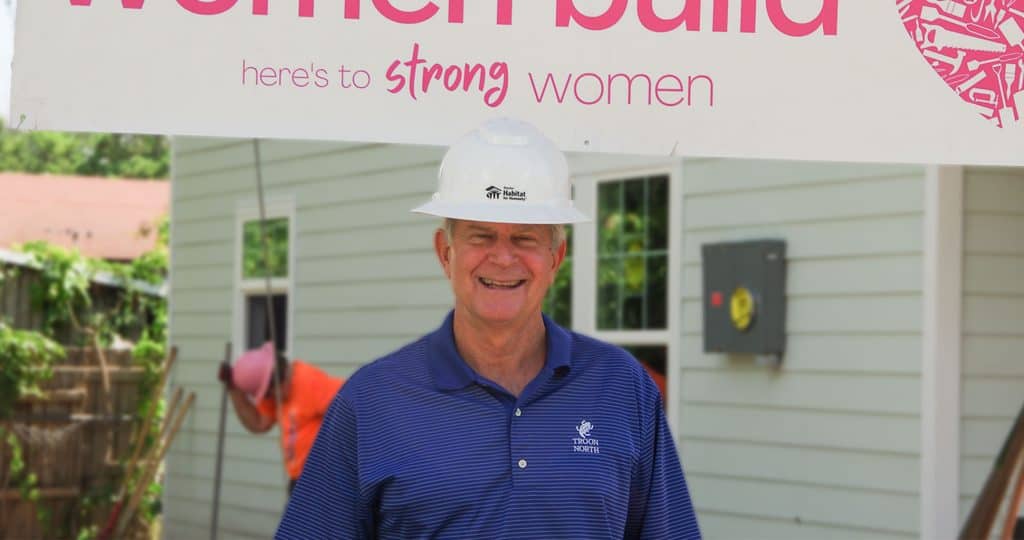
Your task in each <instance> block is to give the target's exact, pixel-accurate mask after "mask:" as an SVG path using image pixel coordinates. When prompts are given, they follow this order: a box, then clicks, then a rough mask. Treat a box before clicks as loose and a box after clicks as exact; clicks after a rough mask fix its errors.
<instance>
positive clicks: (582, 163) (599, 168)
mask: <svg viewBox="0 0 1024 540" xmlns="http://www.w3.org/2000/svg"><path fill="white" fill-rule="evenodd" d="M565 157H566V159H567V160H568V162H569V172H570V174H572V175H574V176H585V175H586V176H608V175H615V176H616V177H619V178H634V177H636V176H637V171H638V170H640V171H644V174H647V172H648V171H652V172H653V171H659V170H660V171H665V172H668V171H670V170H672V169H674V168H677V167H679V166H680V165H681V163H682V158H678V157H653V156H638V155H631V154H608V153H604V152H600V153H596V152H568V153H567V154H566V156H565Z"/></svg>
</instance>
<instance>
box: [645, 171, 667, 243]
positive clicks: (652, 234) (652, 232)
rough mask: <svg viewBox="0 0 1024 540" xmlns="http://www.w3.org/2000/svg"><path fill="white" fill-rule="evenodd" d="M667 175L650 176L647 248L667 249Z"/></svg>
mask: <svg viewBox="0 0 1024 540" xmlns="http://www.w3.org/2000/svg"><path fill="white" fill-rule="evenodd" d="M668 200H669V199H668V177H667V176H661V177H657V178H651V179H650V181H649V183H648V199H647V209H648V210H647V249H668Z"/></svg>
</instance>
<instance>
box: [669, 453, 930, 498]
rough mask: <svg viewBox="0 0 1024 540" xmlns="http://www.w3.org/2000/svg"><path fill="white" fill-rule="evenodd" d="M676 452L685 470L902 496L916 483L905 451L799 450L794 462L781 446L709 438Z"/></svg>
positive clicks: (912, 460)
mask: <svg viewBox="0 0 1024 540" xmlns="http://www.w3.org/2000/svg"><path fill="white" fill-rule="evenodd" d="M679 453H680V456H681V459H682V460H683V463H684V464H685V465H686V472H687V473H703V474H709V475H719V476H741V477H745V478H751V479H755V480H762V481H766V482H776V481H777V482H788V483H798V484H808V485H810V484H818V485H824V486H832V487H845V488H852V489H862V490H863V489H867V490H880V491H886V492H902V493H908V491H909V493H908V494H916V493H917V491H918V490H916V489H911V488H913V487H914V486H917V485H918V484H919V483H920V471H919V467H918V459H917V457H916V456H908V455H892V454H889V455H878V454H864V453H859V452H850V451H838V450H826V449H818V448H805V449H802V450H801V451H800V459H799V460H794V459H793V449H792V448H789V447H785V446H771V445H765V444H744V445H737V444H734V443H723V442H714V441H683V443H682V445H681V446H680V449H679Z"/></svg>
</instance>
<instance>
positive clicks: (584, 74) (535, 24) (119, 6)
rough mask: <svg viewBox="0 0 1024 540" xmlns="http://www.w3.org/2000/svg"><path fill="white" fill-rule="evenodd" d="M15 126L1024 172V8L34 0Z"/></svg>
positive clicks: (18, 74) (785, 0) (21, 11)
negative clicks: (533, 135) (471, 133)
mask: <svg viewBox="0 0 1024 540" xmlns="http://www.w3.org/2000/svg"><path fill="white" fill-rule="evenodd" d="M13 73H14V84H13V91H12V106H11V119H10V123H11V124H12V125H13V126H20V127H21V128H23V129H60V130H81V131H115V132H133V133H165V134H180V135H210V136H229V137H274V138H292V139H341V140H359V141H380V142H394V143H422V144H446V143H448V142H450V141H451V140H453V139H454V138H455V137H456V136H458V135H460V134H462V133H464V132H466V131H468V130H469V129H471V128H472V127H473V126H475V125H476V124H478V123H479V122H481V121H482V120H484V119H486V118H490V117H494V116H512V117H517V118H521V119H524V120H528V121H531V122H533V123H534V124H536V125H537V126H538V127H540V128H541V129H542V130H543V131H545V132H546V133H548V134H549V135H551V136H552V137H553V138H555V139H556V141H558V142H559V144H561V145H562V146H563V147H564V148H565V149H568V150H592V151H605V152H629V153H639V154H656V155H669V154H675V155H686V156H731V157H748V158H779V159H801V160H804V159H806V160H830V161H872V162H916V163H961V164H991V165H999V164H1002V165H1024V0H1021V1H1017V2H1016V3H1015V2H1014V0H972V1H970V2H969V1H968V0H842V1H840V0H470V1H466V0H148V1H146V0H31V1H23V2H20V3H19V5H18V14H17V25H16V38H15V56H14V64H13Z"/></svg>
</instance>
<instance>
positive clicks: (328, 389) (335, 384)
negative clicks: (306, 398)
mask: <svg viewBox="0 0 1024 540" xmlns="http://www.w3.org/2000/svg"><path fill="white" fill-rule="evenodd" d="M343 384H345V381H344V380H343V379H339V378H336V377H331V376H329V375H327V376H326V377H325V378H324V384H323V386H322V387H321V388H320V404H319V406H318V407H317V412H318V413H320V414H326V413H327V410H328V408H329V407H330V406H331V403H333V402H334V396H336V395H338V390H341V386H342V385H343Z"/></svg>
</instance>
